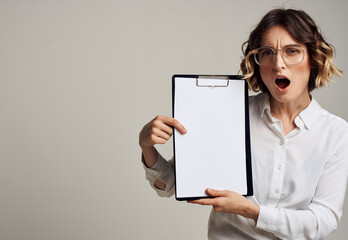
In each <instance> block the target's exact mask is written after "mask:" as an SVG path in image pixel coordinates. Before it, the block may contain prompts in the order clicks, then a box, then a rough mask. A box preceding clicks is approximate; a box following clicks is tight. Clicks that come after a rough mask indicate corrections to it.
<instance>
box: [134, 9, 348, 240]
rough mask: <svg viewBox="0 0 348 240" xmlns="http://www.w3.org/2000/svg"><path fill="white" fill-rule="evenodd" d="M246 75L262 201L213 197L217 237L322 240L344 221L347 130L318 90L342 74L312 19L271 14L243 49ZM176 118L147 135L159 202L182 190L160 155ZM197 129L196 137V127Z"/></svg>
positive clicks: (147, 164) (294, 13)
mask: <svg viewBox="0 0 348 240" xmlns="http://www.w3.org/2000/svg"><path fill="white" fill-rule="evenodd" d="M243 52H244V57H245V58H244V59H243V60H242V62H241V70H242V72H243V74H244V76H245V79H246V80H247V82H248V84H249V87H250V89H252V90H254V91H256V92H257V91H261V93H260V94H258V95H256V96H253V97H250V98H249V113H250V134H251V151H252V167H253V169H252V170H253V181H254V196H252V197H243V196H241V195H239V194H237V193H235V192H232V191H228V190H225V191H219V190H214V189H207V194H208V195H211V196H213V197H214V198H211V199H200V200H195V201H191V203H195V204H202V205H211V206H212V207H213V209H212V211H211V215H210V220H209V229H208V236H209V239H274V238H283V239H319V238H322V237H325V236H327V235H328V234H329V233H331V232H332V231H333V230H334V229H336V228H337V224H338V222H339V220H340V218H341V216H342V208H343V202H344V196H345V190H346V183H347V172H348V124H347V123H346V122H345V121H344V120H342V119H341V118H338V117H336V116H334V115H332V114H330V113H328V112H327V111H325V110H324V109H322V108H321V107H320V106H319V104H318V103H317V102H316V101H315V100H314V99H313V98H312V96H311V94H310V92H311V91H312V90H313V89H315V88H319V87H321V86H324V85H327V84H328V82H329V81H330V80H331V77H332V76H333V75H338V76H340V75H341V73H342V72H341V71H340V70H338V69H337V68H336V67H335V66H334V65H333V63H332V58H333V48H332V46H331V45H330V44H328V43H327V42H325V40H324V39H323V37H322V35H321V34H320V32H319V30H318V28H317V26H316V24H315V23H314V21H313V20H312V19H311V18H310V17H309V16H308V15H307V14H306V13H305V12H303V11H298V10H291V9H288V10H285V9H275V10H272V11H270V12H269V13H267V14H266V15H265V16H264V17H263V19H262V20H261V22H260V23H259V24H258V26H257V27H256V28H255V29H254V30H253V31H252V33H251V34H250V37H249V40H248V41H247V42H245V43H244V51H243ZM171 127H175V128H176V129H177V130H178V131H179V132H180V133H182V134H185V133H186V129H185V128H184V126H182V125H181V124H180V123H179V122H178V121H177V120H175V119H173V118H170V117H165V116H157V117H156V118H155V119H154V120H152V121H151V122H149V123H148V124H146V125H145V126H144V128H143V129H142V131H141V132H140V135H139V144H140V146H141V148H142V151H143V158H142V159H143V163H144V168H145V170H146V177H147V179H148V180H149V182H150V184H151V186H152V187H153V188H154V189H155V190H156V191H157V193H158V194H159V195H160V196H171V195H172V194H173V192H174V176H173V165H172V160H171V161H169V162H167V161H166V160H164V159H163V158H162V157H161V155H160V154H159V153H158V152H157V151H156V149H155V148H154V147H153V145H155V144H163V143H165V142H166V141H167V140H168V139H169V138H170V136H171V135H172V128H171ZM188 131H189V129H188Z"/></svg>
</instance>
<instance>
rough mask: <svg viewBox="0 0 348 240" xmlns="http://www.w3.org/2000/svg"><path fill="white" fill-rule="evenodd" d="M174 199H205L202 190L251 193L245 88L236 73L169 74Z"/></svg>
mask: <svg viewBox="0 0 348 240" xmlns="http://www.w3.org/2000/svg"><path fill="white" fill-rule="evenodd" d="M172 103H173V104H172V108H173V117H174V118H176V119H177V120H178V121H179V122H181V123H182V124H183V125H184V126H185V128H186V129H187V131H188V132H187V134H185V135H181V134H180V133H179V132H178V131H177V130H176V129H174V134H173V142H174V144H173V147H174V171H175V198H176V199H177V200H179V201H182V200H194V199H200V198H209V196H208V195H207V194H206V193H205V190H206V188H214V189H219V190H232V191H236V192H238V193H240V194H242V195H244V196H251V195H253V183H252V167H251V151H250V127H249V104H248V87H247V83H246V81H245V80H244V79H243V78H242V76H240V75H173V77H172Z"/></svg>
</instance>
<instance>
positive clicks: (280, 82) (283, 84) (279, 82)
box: [275, 78, 290, 89]
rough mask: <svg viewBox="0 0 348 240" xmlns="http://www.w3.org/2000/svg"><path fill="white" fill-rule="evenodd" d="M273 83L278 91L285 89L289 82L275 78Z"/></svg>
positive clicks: (285, 79)
mask: <svg viewBox="0 0 348 240" xmlns="http://www.w3.org/2000/svg"><path fill="white" fill-rule="evenodd" d="M275 83H276V85H277V86H278V87H279V88H280V89H285V88H286V87H287V86H289V85H290V80H289V79H287V78H277V79H276V81H275Z"/></svg>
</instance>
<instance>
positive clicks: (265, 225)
mask: <svg viewBox="0 0 348 240" xmlns="http://www.w3.org/2000/svg"><path fill="white" fill-rule="evenodd" d="M278 216H279V213H278V211H277V209H275V208H273V207H266V206H260V213H259V217H258V219H257V223H256V228H259V229H262V230H266V231H271V232H272V230H273V231H274V230H275V229H276V226H279V222H278Z"/></svg>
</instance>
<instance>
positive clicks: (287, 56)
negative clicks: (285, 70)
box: [283, 46, 304, 65]
mask: <svg viewBox="0 0 348 240" xmlns="http://www.w3.org/2000/svg"><path fill="white" fill-rule="evenodd" d="M283 57H284V60H285V61H286V63H287V64H289V65H295V64H299V63H301V62H302V61H303V59H304V49H303V48H301V47H300V46H290V47H286V48H285V49H284V50H283Z"/></svg>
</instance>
